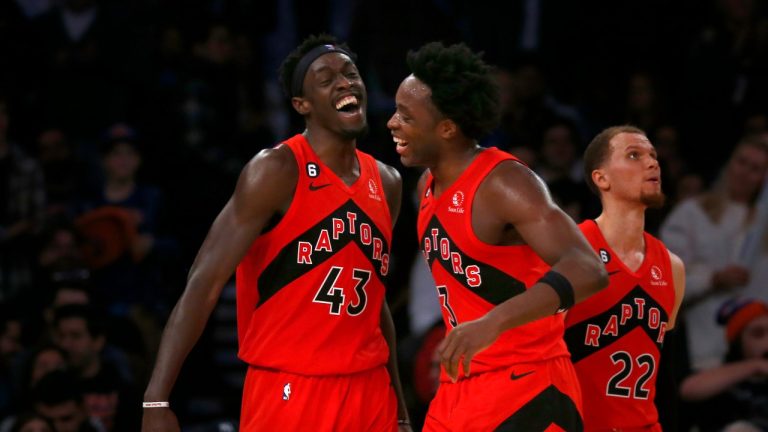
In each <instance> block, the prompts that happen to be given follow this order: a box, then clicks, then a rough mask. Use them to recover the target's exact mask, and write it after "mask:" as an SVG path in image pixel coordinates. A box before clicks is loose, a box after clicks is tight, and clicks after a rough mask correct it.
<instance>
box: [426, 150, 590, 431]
mask: <svg viewBox="0 0 768 432" xmlns="http://www.w3.org/2000/svg"><path fill="white" fill-rule="evenodd" d="M506 161H518V162H519V160H518V159H517V158H515V157H514V156H512V155H510V154H508V153H505V152H503V151H500V150H498V149H495V148H488V149H484V150H483V151H481V152H480V153H479V154H478V155H477V156H476V158H475V160H474V161H472V163H471V164H470V166H469V167H467V169H466V170H465V171H464V172H463V173H462V174H461V176H460V177H459V178H458V179H457V180H456V181H455V182H454V183H453V184H452V185H451V186H450V187H449V188H447V189H446V190H445V191H444V192H443V193H442V194H441V195H440V196H439V197H437V198H436V197H435V196H434V195H433V183H434V179H433V178H432V176H431V175H428V177H427V181H426V188H425V190H424V193H423V195H422V197H421V203H420V210H419V217H418V227H417V228H418V238H419V243H420V249H421V251H422V253H423V254H424V258H425V259H426V260H427V262H428V264H429V267H430V268H431V270H432V275H433V276H434V279H435V283H436V286H437V295H438V297H439V301H440V304H441V305H442V314H443V320H444V322H445V326H446V328H447V330H448V331H450V330H451V329H452V328H453V327H455V326H457V325H458V324H460V323H463V322H466V321H471V320H475V319H478V318H480V317H482V316H483V315H485V314H486V313H487V312H488V311H490V310H491V309H493V308H494V307H495V306H496V305H498V304H500V303H503V302H504V301H506V300H508V299H510V298H512V297H513V296H516V295H518V294H521V293H523V292H525V290H526V289H528V288H529V287H531V286H532V285H533V284H535V283H536V281H538V280H539V279H540V278H541V277H542V276H543V275H544V273H546V271H547V270H548V269H549V266H548V265H547V264H546V263H545V262H544V261H543V260H542V259H541V258H540V257H539V256H538V255H537V254H536V253H535V252H534V251H533V250H532V249H531V248H530V247H529V246H527V245H518V246H494V245H490V244H487V243H485V242H483V241H482V240H480V239H479V238H477V236H476V235H475V233H474V230H473V229H472V204H473V202H474V198H475V192H476V191H477V189H478V187H479V186H480V184H481V183H482V182H483V180H484V179H485V178H486V177H487V176H488V174H489V173H490V172H491V171H492V170H493V169H494V168H496V166H497V165H498V164H500V163H502V162H506ZM563 331H564V321H563V315H562V314H556V315H552V316H548V317H545V318H542V319H539V320H537V321H534V322H531V323H529V324H526V325H523V326H519V327H516V328H513V329H510V330H507V331H505V332H504V333H502V334H501V335H500V336H499V338H498V339H497V340H496V342H494V343H493V345H491V346H490V347H488V348H487V349H485V350H483V351H481V352H479V353H478V354H476V355H475V356H474V357H473V358H472V364H471V368H470V369H471V375H470V377H469V378H465V377H464V376H463V375H462V374H460V377H459V381H458V382H457V383H456V384H453V383H451V382H450V380H449V379H448V377H447V375H446V374H445V371H442V372H441V384H440V387H439V388H438V392H437V395H436V396H435V399H434V400H433V401H432V404H431V405H430V409H429V412H428V414H427V421H426V424H425V428H424V430H429V431H437V430H491V429H496V428H498V427H501V426H502V425H503V426H504V427H520V425H525V424H528V427H531V425H534V424H541V425H543V427H547V426H549V425H550V424H562V425H571V424H573V422H576V423H580V417H579V413H578V405H579V403H580V402H579V400H580V397H579V395H578V383H577V381H576V377H575V375H574V373H573V368H572V366H571V365H570V362H569V361H568V350H567V348H566V346H565V342H564V341H563ZM544 407H546V408H544ZM552 407H557V409H556V410H554V411H557V413H555V412H554V411H553V408H552ZM532 419H534V420H535V421H534V420H532ZM523 427H524V426H523ZM533 427H535V426H533ZM504 430H506V429H504ZM531 430H532V429H531ZM542 430H543V429H542Z"/></svg>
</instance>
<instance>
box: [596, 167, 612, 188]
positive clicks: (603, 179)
mask: <svg viewBox="0 0 768 432" xmlns="http://www.w3.org/2000/svg"><path fill="white" fill-rule="evenodd" d="M592 182H593V183H594V184H595V186H597V188H598V189H600V190H601V191H602V190H608V189H610V186H611V184H610V182H609V181H608V176H607V175H606V172H605V171H604V170H602V169H599V168H598V169H596V170H593V171H592Z"/></svg>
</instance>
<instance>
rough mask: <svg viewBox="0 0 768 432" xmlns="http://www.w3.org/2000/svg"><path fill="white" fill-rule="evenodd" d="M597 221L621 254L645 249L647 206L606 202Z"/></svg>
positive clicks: (614, 247)
mask: <svg viewBox="0 0 768 432" xmlns="http://www.w3.org/2000/svg"><path fill="white" fill-rule="evenodd" d="M595 222H597V226H598V227H600V232H602V233H603V237H604V238H605V240H606V241H607V242H608V245H609V246H610V247H611V249H613V250H614V251H615V252H617V253H619V254H621V253H622V252H626V253H632V252H643V251H644V250H645V237H644V236H643V232H644V230H645V207H643V206H638V205H632V206H630V205H620V204H617V203H612V204H606V203H604V204H603V212H602V213H601V214H600V216H598V217H597V219H595Z"/></svg>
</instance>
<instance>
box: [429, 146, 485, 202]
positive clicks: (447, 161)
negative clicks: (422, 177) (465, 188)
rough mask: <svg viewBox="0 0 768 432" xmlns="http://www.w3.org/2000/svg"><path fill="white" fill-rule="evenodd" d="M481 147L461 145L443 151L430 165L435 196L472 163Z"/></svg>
mask: <svg viewBox="0 0 768 432" xmlns="http://www.w3.org/2000/svg"><path fill="white" fill-rule="evenodd" d="M481 150H482V147H480V146H478V145H476V144H474V145H472V146H462V147H461V148H460V149H455V150H450V151H443V152H442V153H441V154H440V157H439V160H438V161H437V163H436V164H435V166H434V167H430V168H429V169H430V172H431V173H432V177H434V178H435V190H434V191H433V192H434V193H435V195H436V196H439V195H440V194H441V193H442V192H443V191H444V190H446V189H448V188H449V187H450V186H451V185H452V184H453V183H454V182H455V181H456V180H457V179H458V178H459V177H461V175H462V174H463V173H464V171H466V169H467V168H468V167H469V166H470V165H471V164H472V162H473V161H474V160H475V158H476V157H477V155H478V154H480V151H481Z"/></svg>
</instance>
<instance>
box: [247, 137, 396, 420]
mask: <svg viewBox="0 0 768 432" xmlns="http://www.w3.org/2000/svg"><path fill="white" fill-rule="evenodd" d="M284 144H285V145H287V146H288V147H289V148H290V149H291V151H292V152H293V154H294V156H295V158H296V163H297V164H298V172H299V173H298V182H297V184H296V190H295V192H294V195H293V201H292V203H291V205H290V208H289V209H288V211H287V212H286V214H285V215H284V216H283V218H282V219H281V220H280V222H279V223H278V224H277V225H276V226H275V227H274V228H273V229H272V230H270V231H268V232H266V233H264V234H263V235H261V236H260V237H259V238H257V239H256V241H254V243H253V245H252V246H251V248H250V249H249V251H248V253H247V255H246V256H245V257H244V258H243V260H242V261H241V263H240V265H239V266H238V268H237V324H238V338H239V352H238V355H239V357H240V358H241V359H242V360H243V361H245V362H247V363H248V364H249V365H250V366H251V367H250V368H249V371H248V376H247V378H246V385H245V389H244V392H243V410H242V411H243V416H242V419H241V427H243V428H244V429H243V430H256V429H259V428H261V427H266V426H267V425H269V427H271V428H275V427H276V428H277V429H280V430H306V429H305V428H307V427H311V428H313V430H363V429H364V430H392V429H394V428H395V427H396V426H395V422H396V409H397V408H396V401H395V397H394V392H393V391H392V388H391V386H390V382H389V375H388V374H387V371H386V364H387V361H388V358H389V348H388V346H387V343H386V341H385V339H384V337H383V335H382V332H381V329H380V317H381V308H382V302H383V301H384V294H385V286H384V283H383V279H384V278H385V276H386V275H387V273H388V270H389V259H390V258H389V257H390V256H389V253H390V244H391V239H392V219H391V215H390V212H389V208H388V205H387V200H386V196H385V193H384V188H383V187H382V182H381V178H380V175H379V170H378V166H377V163H376V161H375V160H374V159H373V158H372V157H371V156H369V155H367V154H365V153H363V152H360V151H357V159H358V161H359V165H360V176H359V177H358V179H357V180H356V181H355V183H354V184H352V185H351V186H348V185H346V184H345V183H344V182H343V181H342V180H341V179H340V178H339V177H337V176H336V175H335V174H334V173H333V172H332V171H331V170H330V169H329V168H328V167H326V166H325V165H323V163H322V162H321V161H320V160H319V159H318V157H317V155H316V154H315V153H314V151H313V150H312V148H311V147H310V145H309V143H308V142H307V141H306V139H305V138H304V137H303V136H302V135H296V136H294V137H293V138H291V139H289V140H288V141H286V142H285V143H284ZM252 199H259V197H257V196H254V197H252ZM366 398H368V399H366ZM371 401H375V402H376V404H377V406H378V407H379V409H378V410H377V411H373V410H367V411H366V410H364V409H363V408H364V407H366V406H367V404H368V403H371ZM318 406H322V407H323V409H317V407H318ZM313 413H314V414H313Z"/></svg>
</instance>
